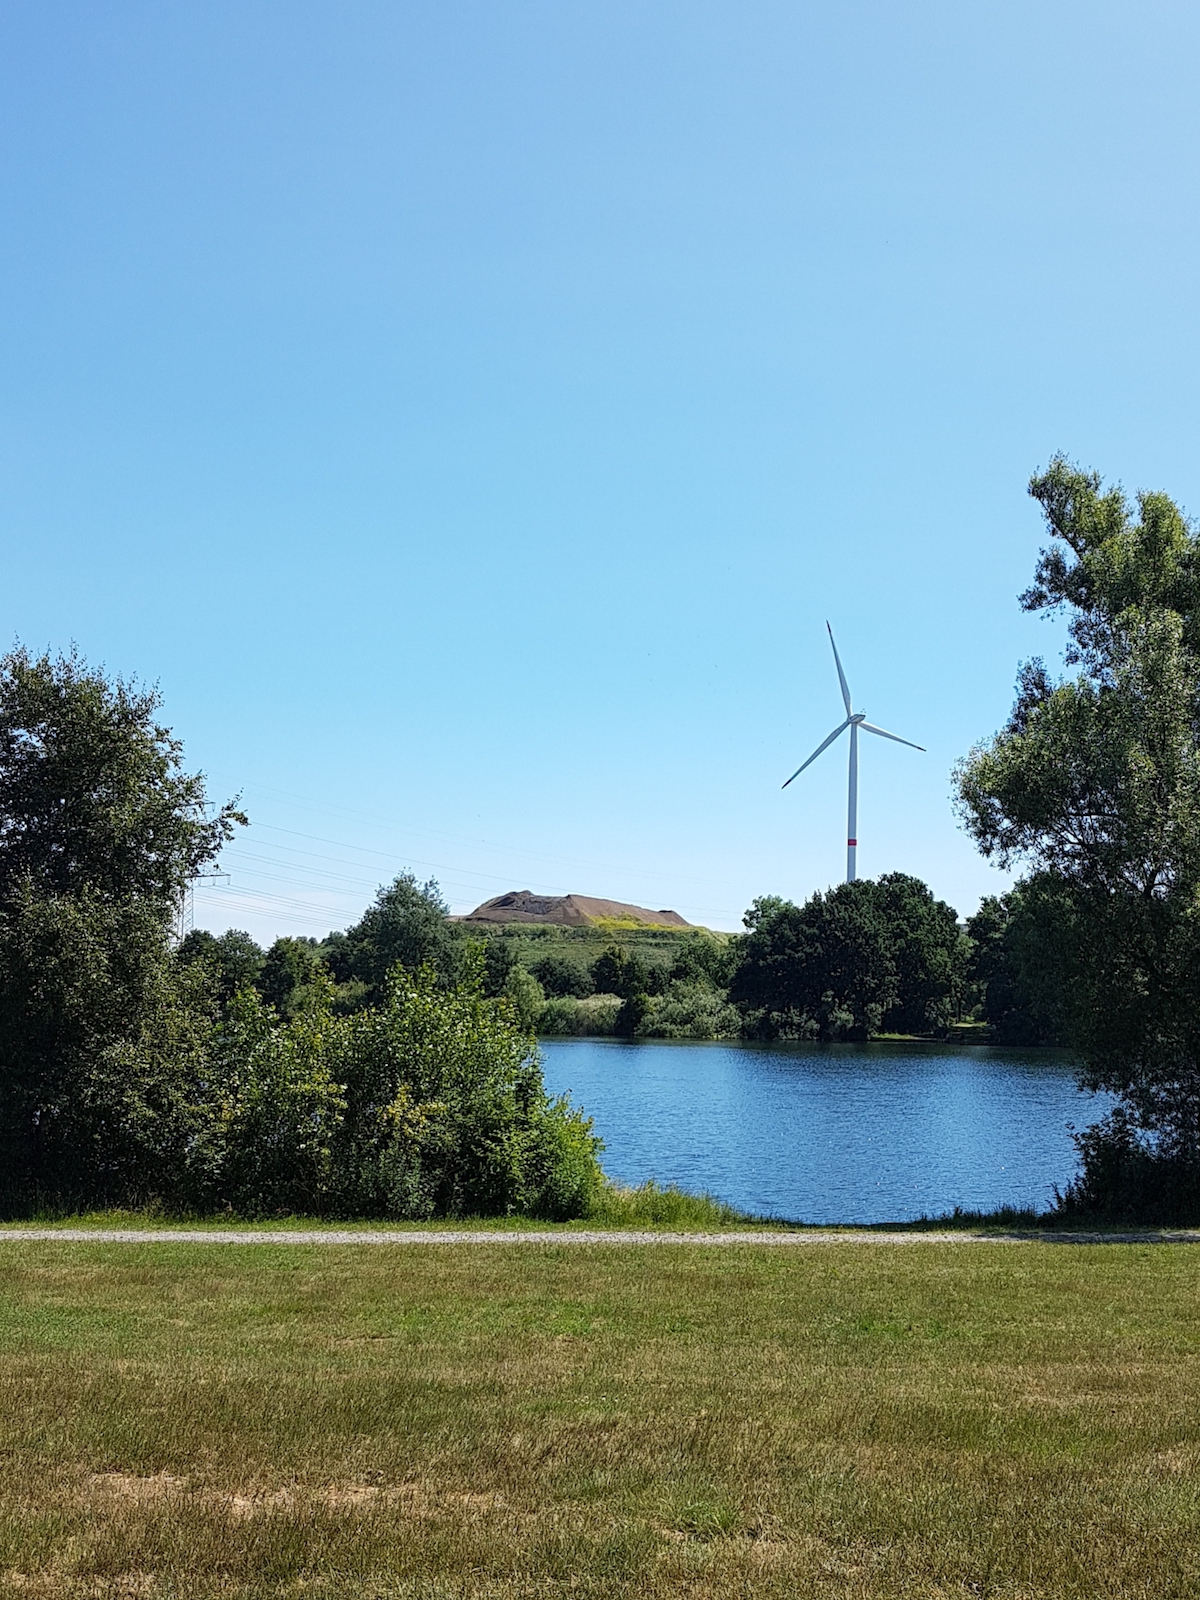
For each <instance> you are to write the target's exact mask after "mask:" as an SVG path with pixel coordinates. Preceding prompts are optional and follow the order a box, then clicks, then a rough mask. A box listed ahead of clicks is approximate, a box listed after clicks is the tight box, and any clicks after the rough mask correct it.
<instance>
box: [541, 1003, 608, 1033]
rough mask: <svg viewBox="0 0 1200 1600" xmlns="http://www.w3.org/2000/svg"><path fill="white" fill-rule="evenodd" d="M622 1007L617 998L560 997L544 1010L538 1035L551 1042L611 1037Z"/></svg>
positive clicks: (546, 1004) (544, 1007) (543, 1008)
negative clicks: (554, 1039)
mask: <svg viewBox="0 0 1200 1600" xmlns="http://www.w3.org/2000/svg"><path fill="white" fill-rule="evenodd" d="M623 1006H624V1001H623V1000H622V999H621V997H620V996H619V995H615V994H590V995H587V996H586V997H585V998H584V999H582V1000H572V999H569V998H568V997H567V996H566V995H560V996H559V997H557V998H556V999H553V1000H547V1001H546V1003H545V1005H544V1006H543V1007H542V1009H541V1012H540V1013H539V1015H538V1024H537V1031H538V1032H539V1033H540V1034H544V1035H546V1036H547V1037H550V1038H604V1037H608V1036H611V1035H612V1034H614V1033H616V1031H617V1020H618V1018H619V1017H620V1015H621V1010H622V1007H623Z"/></svg>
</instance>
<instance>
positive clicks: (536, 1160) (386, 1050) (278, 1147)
mask: <svg viewBox="0 0 1200 1600" xmlns="http://www.w3.org/2000/svg"><path fill="white" fill-rule="evenodd" d="M480 976H481V975H480V974H479V973H478V972H476V973H473V974H469V975H468V978H467V979H466V981H464V982H463V983H460V984H459V985H457V986H456V987H454V988H447V987H445V985H444V984H443V982H442V981H441V980H440V978H439V977H438V976H437V974H436V973H435V972H434V971H433V969H431V968H423V969H422V970H421V972H420V973H418V974H415V975H414V974H411V973H408V972H405V971H404V969H403V968H399V967H398V968H397V969H396V970H395V971H394V972H393V973H392V975H391V977H390V979H388V981H387V984H386V986H385V990H384V994H383V997H382V999H381V1003H380V1004H379V1005H378V1006H376V1007H373V1008H370V1009H366V1010H362V1011H359V1012H357V1013H355V1014H353V1015H350V1016H340V1015H338V1014H336V1013H335V1012H334V1010H333V1007H332V1003H331V1002H332V985H331V984H330V983H329V982H328V980H326V981H325V982H324V984H323V985H322V984H321V983H319V982H317V983H314V984H313V985H311V986H310V987H309V991H308V997H307V1001H306V1004H305V1005H304V1007H303V1009H302V1010H300V1011H299V1012H298V1013H297V1015H296V1016H295V1017H293V1018H291V1019H288V1020H285V1021H280V1020H279V1019H278V1018H277V1017H276V1016H275V1015H274V1013H273V1012H272V1011H271V1010H270V1008H269V1007H267V1006H266V1005H264V1003H263V1002H262V1001H261V1000H260V999H259V998H258V996H257V995H255V994H253V993H250V992H247V993H244V994H242V995H240V996H239V997H238V998H237V1000H236V1001H235V1002H234V1003H233V1005H232V1006H231V1007H230V1010H229V1013H228V1015H227V1017H226V1019H225V1021H224V1022H223V1023H222V1024H221V1025H220V1026H219V1027H218V1028H217V1029H216V1030H215V1033H214V1039H213V1047H212V1051H211V1058H210V1062H209V1067H208V1071H207V1074H206V1080H205V1084H204V1088H205V1091H206V1105H205V1107H204V1108H203V1114H202V1127H201V1129H200V1133H199V1136H198V1137H197V1139H196V1141H195V1145H194V1156H193V1161H192V1166H191V1199H192V1201H193V1203H197V1204H201V1205H204V1206H206V1207H207V1208H214V1207H220V1206H228V1207H230V1208H232V1209H233V1210H235V1211H237V1212H239V1213H240V1214H242V1215H263V1214H270V1213H277V1212H307V1213H311V1214H313V1215H335V1216H343V1217H348V1216H368V1217H394V1218H421V1217H435V1216H446V1217H455V1216H504V1215H516V1214H521V1215H529V1216H541V1217H554V1218H566V1217H572V1216H581V1215H583V1214H584V1213H585V1212H586V1211H587V1209H588V1207H589V1206H590V1205H591V1204H592V1201H593V1198H594V1194H595V1192H596V1191H597V1189H598V1186H599V1185H600V1183H601V1182H602V1178H601V1173H600V1168H599V1165H598V1160H597V1156H598V1152H599V1148H600V1145H599V1141H598V1140H597V1139H596V1138H595V1136H594V1135H593V1134H592V1131H591V1124H590V1122H588V1121H587V1119H586V1118H584V1117H583V1116H582V1115H581V1114H580V1113H579V1112H578V1111H576V1110H574V1109H573V1108H572V1107H571V1106H570V1105H569V1104H568V1103H567V1102H566V1101H565V1100H552V1099H551V1098H550V1097H549V1096H548V1095H547V1094H546V1091H545V1087H544V1084H543V1082H542V1074H541V1067H540V1065H539V1063H538V1060H537V1053H536V1049H535V1047H534V1044H533V1040H532V1038H531V1037H530V1035H529V1034H528V1033H527V1032H525V1031H524V1030H523V1029H522V1028H521V1027H520V1025H519V1023H518V1020H517V1017H516V1015H515V1010H514V1007H513V1004H512V1002H511V1001H510V1000H508V999H506V998H503V997H502V998H500V999H498V1000H489V999H487V998H486V997H485V996H484V994H483V992H482V984H481V981H480Z"/></svg>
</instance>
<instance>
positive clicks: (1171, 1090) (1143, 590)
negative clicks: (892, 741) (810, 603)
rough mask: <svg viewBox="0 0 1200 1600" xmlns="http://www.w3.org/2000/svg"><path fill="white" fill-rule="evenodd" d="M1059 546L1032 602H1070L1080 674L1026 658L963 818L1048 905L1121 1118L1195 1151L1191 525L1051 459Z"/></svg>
mask: <svg viewBox="0 0 1200 1600" xmlns="http://www.w3.org/2000/svg"><path fill="white" fill-rule="evenodd" d="M1030 492H1031V494H1032V495H1033V496H1034V497H1035V498H1036V499H1037V500H1038V501H1039V502H1040V503H1041V505H1042V507H1043V510H1044V512H1045V515H1046V522H1047V527H1048V529H1049V532H1050V534H1051V538H1052V541H1053V542H1052V544H1051V546H1050V547H1049V549H1048V550H1046V551H1045V552H1044V553H1043V555H1042V557H1041V560H1040V562H1039V565H1038V569H1037V575H1036V578H1035V581H1034V584H1033V586H1032V587H1031V588H1030V589H1029V590H1028V591H1027V593H1026V594H1025V595H1023V596H1022V601H1021V603H1022V605H1023V606H1024V607H1025V608H1026V609H1027V610H1057V609H1063V608H1065V609H1066V611H1067V612H1068V615H1069V618H1070V628H1069V632H1070V647H1069V650H1068V663H1069V665H1071V666H1073V667H1075V668H1076V669H1077V670H1076V673H1075V675H1074V676H1073V677H1070V678H1067V679H1065V680H1063V681H1059V682H1056V681H1054V680H1052V679H1051V677H1050V675H1049V674H1048V673H1047V671H1046V669H1045V668H1044V667H1043V666H1042V664H1041V663H1040V662H1034V663H1031V664H1029V665H1027V666H1026V667H1025V668H1023V669H1022V672H1021V675H1020V678H1019V681H1018V687H1017V699H1016V704H1015V706H1014V708H1013V712H1012V715H1011V717H1010V718H1009V721H1008V723H1007V725H1006V726H1005V727H1004V728H1003V729H1002V730H1001V731H1000V733H998V734H997V735H996V737H995V738H994V739H992V740H990V741H989V742H987V743H985V744H982V745H980V746H978V747H976V749H975V750H973V751H972V752H971V754H970V756H969V757H968V758H967V759H966V760H965V761H964V762H963V763H962V764H961V766H960V768H959V770H958V774H957V782H958V794H959V805H960V811H961V816H962V818H963V821H964V824H965V826H966V828H967V830H968V832H969V833H970V834H971V836H972V837H973V838H974V839H975V841H976V843H977V844H978V845H979V848H980V849H981V850H982V851H983V853H984V854H985V855H987V856H990V857H992V858H994V859H995V860H997V861H998V862H999V863H1000V864H1001V865H1006V866H1008V865H1013V864H1023V865H1025V866H1026V867H1028V868H1030V869H1031V870H1032V872H1033V874H1034V876H1033V878H1031V880H1030V886H1029V887H1030V889H1032V888H1033V885H1034V884H1037V885H1038V889H1037V892H1038V894H1039V895H1040V896H1041V897H1042V902H1043V908H1048V907H1051V906H1052V907H1053V912H1054V917H1055V937H1054V939H1053V940H1052V941H1050V942H1049V943H1048V946H1047V950H1048V956H1047V959H1049V960H1052V961H1053V962H1054V963H1055V966H1056V982H1057V985H1058V990H1059V993H1060V994H1061V996H1062V998H1063V1007H1064V1026H1065V1027H1066V1030H1067V1034H1068V1036H1069V1038H1070V1040H1071V1042H1072V1043H1073V1044H1074V1045H1075V1047H1076V1048H1077V1049H1078V1050H1079V1051H1080V1052H1081V1054H1082V1057H1083V1060H1084V1063H1085V1067H1086V1075H1087V1081H1089V1082H1090V1083H1092V1084H1094V1085H1095V1086H1097V1087H1104V1088H1108V1089H1111V1090H1114V1091H1116V1092H1117V1093H1118V1094H1120V1095H1122V1096H1123V1097H1124V1102H1125V1109H1126V1114H1127V1117H1129V1118H1131V1119H1132V1123H1131V1124H1129V1125H1136V1126H1137V1127H1138V1128H1140V1129H1142V1130H1143V1131H1145V1132H1147V1133H1150V1134H1151V1135H1152V1136H1153V1137H1154V1138H1155V1139H1156V1140H1157V1141H1158V1148H1159V1149H1160V1150H1161V1151H1162V1152H1164V1153H1165V1154H1174V1155H1175V1156H1177V1157H1179V1158H1181V1159H1187V1160H1189V1161H1196V1160H1200V1003H1198V996H1197V987H1196V973H1197V972H1198V971H1200V540H1198V539H1197V535H1196V532H1195V529H1194V528H1193V527H1192V526H1191V525H1190V524H1189V523H1188V522H1187V520H1186V518H1185V517H1184V516H1183V513H1182V512H1181V511H1180V510H1179V508H1178V507H1177V506H1176V505H1174V503H1173V502H1172V501H1170V500H1169V499H1168V498H1167V497H1166V496H1165V495H1163V494H1140V495H1139V496H1138V497H1137V501H1136V505H1131V504H1130V502H1129V501H1128V500H1127V499H1126V497H1125V495H1124V494H1123V493H1122V492H1121V490H1120V489H1109V490H1107V491H1105V490H1103V489H1102V486H1101V483H1100V480H1099V478H1098V477H1097V476H1096V475H1095V474H1094V473H1086V472H1081V471H1079V470H1078V469H1076V468H1074V467H1072V466H1070V465H1069V464H1068V463H1067V462H1066V461H1065V460H1063V459H1062V458H1061V457H1060V458H1056V460H1055V461H1054V462H1052V464H1051V466H1050V468H1049V470H1048V471H1047V472H1046V473H1044V474H1042V475H1041V476H1039V477H1035V478H1034V479H1033V481H1032V483H1031V485H1030Z"/></svg>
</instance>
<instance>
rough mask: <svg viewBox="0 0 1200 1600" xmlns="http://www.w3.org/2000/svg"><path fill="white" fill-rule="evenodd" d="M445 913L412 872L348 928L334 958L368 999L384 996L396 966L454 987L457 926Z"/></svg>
mask: <svg viewBox="0 0 1200 1600" xmlns="http://www.w3.org/2000/svg"><path fill="white" fill-rule="evenodd" d="M449 909H450V908H449V907H448V906H447V904H446V902H445V900H444V899H443V898H442V895H441V891H440V890H439V889H438V886H437V884H436V883H434V881H433V880H432V879H430V881H429V882H428V883H424V884H420V883H418V882H417V880H416V878H415V877H414V876H413V875H412V873H411V872H402V873H401V874H400V875H399V877H398V878H396V879H395V881H394V882H393V883H390V884H388V886H387V887H386V888H383V889H380V891H379V893H378V894H377V895H376V897H375V903H374V905H372V906H370V907H368V909H367V910H366V912H365V913H364V914H363V916H362V918H361V920H360V921H358V922H357V923H356V924H355V925H354V927H352V928H349V929H347V931H346V934H345V938H344V939H343V940H342V941H340V943H339V946H338V959H339V961H340V962H342V963H343V964H344V966H345V969H346V971H347V972H348V974H349V975H350V976H352V977H354V978H358V979H361V981H362V982H363V983H365V984H366V985H367V993H368V996H369V998H370V999H372V1000H374V999H377V998H379V997H380V996H381V995H382V993H383V988H384V985H385V983H386V981H387V978H388V975H389V973H390V972H391V971H392V969H393V967H395V966H396V965H397V964H399V965H400V966H402V967H403V968H404V969H405V971H407V972H417V971H419V970H420V969H421V968H422V967H429V968H431V969H432V970H433V971H435V972H436V973H437V974H438V975H439V977H441V978H442V980H443V981H444V982H447V983H450V982H453V981H454V979H455V977H456V975H457V974H458V972H459V970H460V963H461V954H462V952H461V941H460V939H459V937H458V933H457V930H456V928H455V925H454V924H453V923H451V922H448V921H447V920H446V919H447V913H448V911H449Z"/></svg>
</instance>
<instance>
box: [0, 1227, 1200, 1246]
mask: <svg viewBox="0 0 1200 1600" xmlns="http://www.w3.org/2000/svg"><path fill="white" fill-rule="evenodd" d="M10 1240H11V1241H16V1242H21V1241H28V1240H40V1241H43V1242H46V1243H53V1242H58V1243H60V1244H276V1245H278V1244H336V1245H347V1244H361V1245H371V1244H374V1245H380V1244H387V1245H430V1244H497V1245H499V1244H503V1245H512V1244H525V1245H533V1244H541V1245H545V1244H558V1245H574V1244H615V1245H631V1244H639V1245H642V1244H653V1245H681V1244H691V1245H696V1244H703V1245H769V1246H773V1247H780V1248H783V1247H787V1248H794V1247H795V1246H797V1245H818V1244H1032V1243H1037V1242H1039V1241H1040V1242H1042V1243H1045V1244H1200V1229H1172V1230H1167V1229H1147V1230H1144V1231H1140V1232H1127V1233H1087V1232H1078V1231H1077V1232H1069V1233H1068V1232H1066V1231H1062V1232H1060V1231H1057V1230H1055V1231H1054V1232H1046V1233H1032V1232H1031V1233H1018V1232H1013V1233H965V1232H960V1231H956V1232H953V1233H951V1232H939V1233H867V1232H865V1231H858V1230H855V1231H853V1232H851V1231H850V1230H847V1229H841V1228H811V1229H806V1230H805V1231H804V1232H802V1233H801V1232H797V1233H784V1232H778V1233H776V1232H767V1231H766V1230H758V1231H755V1232H745V1233H652V1232H649V1231H637V1230H634V1229H619V1230H618V1229H606V1228H590V1229H585V1228H579V1229H571V1230H570V1231H567V1230H564V1231H562V1232H551V1231H549V1230H545V1231H536V1230H533V1229H527V1230H517V1229H512V1230H510V1231H506V1232H501V1231H500V1230H495V1231H491V1230H487V1229H483V1228H477V1229H470V1228H439V1229H432V1228H429V1229H423V1230H417V1229H413V1230H406V1231H401V1230H400V1229H393V1230H390V1231H389V1230H386V1229H369V1230H368V1229H362V1230H361V1231H352V1230H350V1229H343V1230H341V1231H340V1232H339V1231H338V1230H337V1229H335V1228H320V1229H318V1228H309V1229H301V1228H295V1229H282V1228H280V1229H267V1228H4V1227H0V1244H3V1243H5V1242H6V1241H10Z"/></svg>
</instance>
